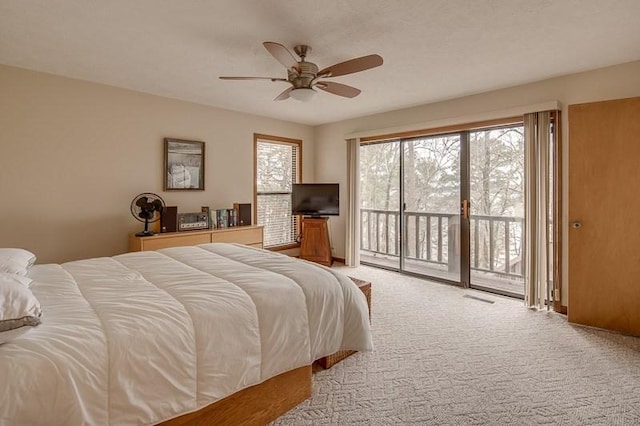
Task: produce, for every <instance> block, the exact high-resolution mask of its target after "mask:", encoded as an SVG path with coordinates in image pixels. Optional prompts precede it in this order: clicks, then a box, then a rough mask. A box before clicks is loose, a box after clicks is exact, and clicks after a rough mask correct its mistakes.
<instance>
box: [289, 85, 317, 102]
mask: <svg viewBox="0 0 640 426" xmlns="http://www.w3.org/2000/svg"><path fill="white" fill-rule="evenodd" d="M289 96H291V97H292V98H293V99H295V100H296V101H300V102H309V101H310V100H311V99H313V98H314V97H315V96H316V91H315V90H313V89H309V88H307V87H301V88H299V89H293V90H292V91H291V92H289Z"/></svg>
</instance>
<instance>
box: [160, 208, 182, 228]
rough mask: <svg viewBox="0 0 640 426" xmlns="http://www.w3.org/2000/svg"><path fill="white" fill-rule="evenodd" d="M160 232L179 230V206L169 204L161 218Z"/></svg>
mask: <svg viewBox="0 0 640 426" xmlns="http://www.w3.org/2000/svg"><path fill="white" fill-rule="evenodd" d="M160 232H178V207H177V206H167V207H165V208H164V212H163V213H162V217H161V218H160Z"/></svg>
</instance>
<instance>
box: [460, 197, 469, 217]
mask: <svg viewBox="0 0 640 426" xmlns="http://www.w3.org/2000/svg"><path fill="white" fill-rule="evenodd" d="M460 214H461V215H462V218H463V219H469V200H462V207H461V209H460Z"/></svg>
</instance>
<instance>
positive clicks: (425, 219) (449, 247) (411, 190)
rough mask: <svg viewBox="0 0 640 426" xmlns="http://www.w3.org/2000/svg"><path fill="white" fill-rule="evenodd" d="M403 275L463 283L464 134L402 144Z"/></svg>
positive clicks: (419, 139)
mask: <svg viewBox="0 0 640 426" xmlns="http://www.w3.org/2000/svg"><path fill="white" fill-rule="evenodd" d="M402 146H403V149H402V151H403V158H402V162H401V164H402V176H403V179H402V184H403V185H402V187H403V188H402V195H403V208H404V214H403V230H404V232H403V234H402V235H403V237H404V244H403V249H404V250H403V251H402V263H403V265H402V266H403V268H402V269H403V270H405V271H408V272H412V273H416V274H420V275H426V276H430V277H438V278H442V279H446V280H449V281H453V282H456V283H459V282H461V277H460V266H461V253H462V251H461V245H460V243H461V240H460V235H461V234H460V195H461V194H460V164H461V140H460V135H458V134H454V135H444V136H433V137H424V138H416V139H410V140H405V141H403V144H402Z"/></svg>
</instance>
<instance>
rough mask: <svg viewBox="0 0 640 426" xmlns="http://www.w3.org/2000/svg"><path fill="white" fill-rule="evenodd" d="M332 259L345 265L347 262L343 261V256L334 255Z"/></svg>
mask: <svg viewBox="0 0 640 426" xmlns="http://www.w3.org/2000/svg"><path fill="white" fill-rule="evenodd" d="M333 261H334V262H339V263H344V264H345V265H346V264H347V263H346V262H345V261H344V259H343V258H341V257H334V258H333Z"/></svg>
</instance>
